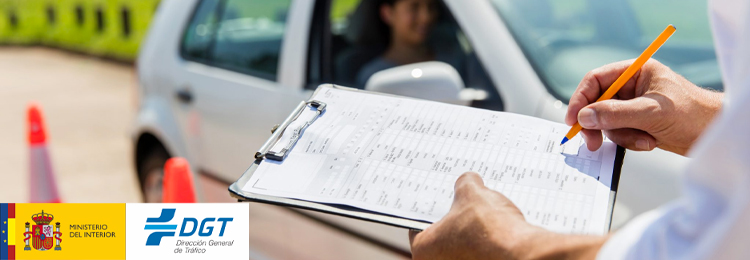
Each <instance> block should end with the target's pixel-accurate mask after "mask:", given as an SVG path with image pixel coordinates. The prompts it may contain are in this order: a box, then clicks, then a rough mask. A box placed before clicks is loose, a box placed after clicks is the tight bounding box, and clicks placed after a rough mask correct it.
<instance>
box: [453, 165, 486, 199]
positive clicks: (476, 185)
mask: <svg viewBox="0 0 750 260" xmlns="http://www.w3.org/2000/svg"><path fill="white" fill-rule="evenodd" d="M483 187H484V181H483V180H482V177H480V176H479V174H477V173H475V172H466V173H464V174H462V175H461V176H459V177H458V179H457V180H456V185H455V187H454V191H455V196H454V202H457V203H461V202H462V201H470V200H471V199H472V196H475V195H477V193H478V192H479V191H480V190H481V188H483ZM454 204H455V203H454Z"/></svg>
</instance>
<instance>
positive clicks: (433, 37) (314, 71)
mask: <svg viewBox="0 0 750 260" xmlns="http://www.w3.org/2000/svg"><path fill="white" fill-rule="evenodd" d="M378 2H380V1H377V0H320V1H317V2H316V5H317V6H316V8H315V15H314V18H313V27H312V28H311V30H312V31H311V39H310V50H309V58H308V59H309V60H308V61H309V62H308V64H309V66H308V68H309V70H308V84H307V87H308V88H314V87H315V86H317V85H318V84H320V83H335V84H339V85H343V86H349V87H357V88H363V87H364V86H361V83H360V84H358V82H357V75H358V74H359V72H360V71H361V70H362V68H363V67H364V66H365V65H366V64H367V63H368V62H370V61H372V60H374V59H376V58H378V57H379V56H380V55H381V54H382V53H383V52H384V51H385V50H386V49H387V47H388V46H387V43H386V42H385V41H383V39H378V38H376V37H374V35H377V34H374V33H372V29H371V28H373V26H372V24H370V23H372V21H373V19H379V10H378V7H379V6H378V4H377V3H378ZM438 2H439V11H438V13H439V15H438V19H437V22H436V24H435V25H434V26H433V28H432V31H431V32H430V37H429V39H428V41H427V44H428V45H429V46H430V47H431V48H432V49H433V51H434V52H435V53H436V54H439V55H440V56H442V57H447V58H446V59H445V60H448V62H446V63H448V64H450V65H451V66H453V67H454V68H455V69H456V71H458V73H459V74H460V75H461V78H462V80H463V81H464V85H465V86H466V87H467V88H475V89H480V90H484V91H485V92H486V93H487V94H488V95H487V96H488V98H487V99H486V100H482V101H475V102H473V103H472V106H475V107H481V108H487V109H493V110H502V100H501V98H500V95H499V94H498V91H497V88H495V86H494V84H493V82H492V81H491V80H490V78H489V76H488V75H487V72H486V71H485V70H484V67H483V66H482V63H481V61H480V59H479V57H478V56H477V54H476V52H475V51H474V49H473V46H472V44H471V40H470V39H469V38H468V37H467V36H466V35H465V34H464V32H463V30H461V28H460V26H459V25H458V23H457V22H456V20H455V19H454V17H453V16H452V14H451V12H450V10H449V9H448V8H447V7H446V6H445V5H444V4H443V3H442V1H438Z"/></svg>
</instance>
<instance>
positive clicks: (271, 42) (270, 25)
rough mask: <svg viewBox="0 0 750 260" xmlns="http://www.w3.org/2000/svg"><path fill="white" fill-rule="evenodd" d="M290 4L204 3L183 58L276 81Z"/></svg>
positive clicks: (278, 0)
mask: <svg viewBox="0 0 750 260" xmlns="http://www.w3.org/2000/svg"><path fill="white" fill-rule="evenodd" d="M290 2H291V0H275V1H266V0H203V1H201V2H200V4H199V5H198V6H197V7H196V10H195V12H194V14H193V18H192V20H191V21H190V24H189V25H188V28H187V29H186V31H185V34H184V37H183V44H182V56H183V58H185V59H189V60H194V61H198V62H204V63H207V64H209V65H212V66H217V67H221V68H225V69H229V70H234V71H237V72H241V73H245V74H249V75H252V76H256V77H260V78H264V79H268V80H274V81H275V80H276V75H277V71H278V65H279V55H280V52H281V45H282V42H283V39H284V30H285V28H286V18H287V12H288V11H289V5H290Z"/></svg>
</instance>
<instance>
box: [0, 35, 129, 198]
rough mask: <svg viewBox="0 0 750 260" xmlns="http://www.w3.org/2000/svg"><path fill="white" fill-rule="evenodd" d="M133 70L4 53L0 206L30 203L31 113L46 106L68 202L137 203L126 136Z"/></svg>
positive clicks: (54, 54)
mask: <svg viewBox="0 0 750 260" xmlns="http://www.w3.org/2000/svg"><path fill="white" fill-rule="evenodd" d="M135 87H136V82H135V75H134V73H133V68H132V66H129V65H125V64H119V63H114V62H108V61H103V60H101V59H97V58H91V57H86V56H82V55H77V54H71V53H67V52H62V51H58V50H53V49H46V48H39V47H7V46H2V47H0V180H1V181H0V201H2V202H28V198H29V195H28V193H29V187H30V185H33V182H32V181H30V180H29V165H28V164H29V148H28V143H27V137H26V136H27V133H26V131H27V130H26V107H27V104H28V103H29V102H31V101H35V102H37V103H39V104H40V105H41V106H42V109H43V114H44V117H45V120H46V122H45V123H46V125H47V143H48V146H49V151H50V156H51V161H52V167H53V169H54V171H55V174H56V178H57V185H58V189H59V191H60V195H61V197H62V200H63V202H140V201H141V195H140V190H139V188H138V181H137V179H136V178H135V175H134V170H133V168H134V166H133V163H132V159H131V158H132V156H131V153H132V151H131V150H132V147H131V146H132V145H131V144H130V139H129V137H128V129H129V127H130V125H131V123H132V119H133V116H134V113H135V108H134V106H135V100H134V95H135Z"/></svg>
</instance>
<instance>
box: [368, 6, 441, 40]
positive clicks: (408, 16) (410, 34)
mask: <svg viewBox="0 0 750 260" xmlns="http://www.w3.org/2000/svg"><path fill="white" fill-rule="evenodd" d="M380 16H381V17H382V19H383V21H384V22H385V23H386V24H388V26H390V27H391V30H392V37H394V39H393V40H395V41H400V42H404V43H407V44H412V45H421V44H424V43H425V41H426V40H427V35H428V34H429V33H430V29H431V28H432V24H433V23H434V22H435V19H437V4H436V3H435V0H396V2H395V3H394V4H393V5H388V4H384V5H382V6H381V7H380Z"/></svg>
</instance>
